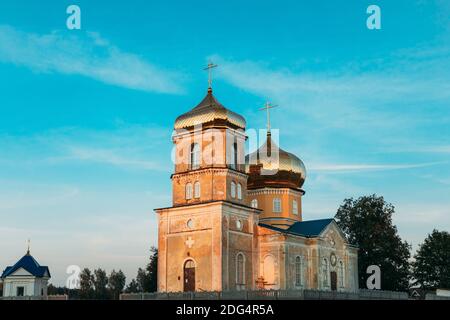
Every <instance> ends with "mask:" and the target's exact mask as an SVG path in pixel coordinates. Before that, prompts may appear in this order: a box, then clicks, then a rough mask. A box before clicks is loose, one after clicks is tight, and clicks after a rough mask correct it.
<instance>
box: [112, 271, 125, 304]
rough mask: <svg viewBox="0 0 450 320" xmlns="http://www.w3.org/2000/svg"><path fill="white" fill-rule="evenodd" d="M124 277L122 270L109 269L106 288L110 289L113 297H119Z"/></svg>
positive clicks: (123, 285)
mask: <svg viewBox="0 0 450 320" xmlns="http://www.w3.org/2000/svg"><path fill="white" fill-rule="evenodd" d="M125 281H126V277H125V274H124V273H123V272H122V270H119V271H117V272H116V271H115V270H113V271H111V274H110V275H109V279H108V288H109V290H110V291H111V295H112V298H113V299H119V296H120V294H121V293H122V292H123V289H124V287H125Z"/></svg>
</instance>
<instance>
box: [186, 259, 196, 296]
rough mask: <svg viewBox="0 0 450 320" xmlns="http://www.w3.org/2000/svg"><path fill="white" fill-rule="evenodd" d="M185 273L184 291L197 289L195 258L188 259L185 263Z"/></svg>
mask: <svg viewBox="0 0 450 320" xmlns="http://www.w3.org/2000/svg"><path fill="white" fill-rule="evenodd" d="M183 274H184V278H183V279H184V281H183V291H185V292H192V291H195V262H194V261H193V260H186V262H185V263H184V268H183Z"/></svg>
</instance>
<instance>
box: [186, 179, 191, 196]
mask: <svg viewBox="0 0 450 320" xmlns="http://www.w3.org/2000/svg"><path fill="white" fill-rule="evenodd" d="M189 199H192V183H187V184H186V200H189Z"/></svg>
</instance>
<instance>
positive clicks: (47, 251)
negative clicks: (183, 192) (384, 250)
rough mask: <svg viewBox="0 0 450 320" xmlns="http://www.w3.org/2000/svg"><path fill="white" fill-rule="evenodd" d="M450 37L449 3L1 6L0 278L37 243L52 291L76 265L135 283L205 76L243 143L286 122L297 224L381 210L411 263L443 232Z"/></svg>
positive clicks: (448, 200)
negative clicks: (378, 203) (294, 162)
mask: <svg viewBox="0 0 450 320" xmlns="http://www.w3.org/2000/svg"><path fill="white" fill-rule="evenodd" d="M72 4H76V5H78V6H79V7H80V9H81V30H69V29H68V28H67V27H66V20H67V18H68V16H69V15H68V14H67V13H66V9H67V7H68V6H69V5H72ZM372 4H376V5H378V6H379V7H380V9H381V30H369V29H368V28H367V26H366V20H367V18H368V16H369V15H368V14H367V13H366V10H367V7H368V6H369V5H372ZM449 31H450V3H449V2H448V1H446V0H435V1H431V0H420V1H419V0H415V1H413V0H397V1H388V0H371V1H365V0H322V1H298V0H297V1H286V0H278V1H262V0H258V1H256V0H255V1H252V0H248V1H238V0H227V1H202V0H196V1H181V0H174V1H171V2H167V1H144V0H129V1H126V2H125V1H100V0H71V1H65V0H46V1H24V0H14V1H12V0H9V1H1V2H0V269H1V270H3V269H4V268H5V267H6V266H8V265H12V264H14V263H15V262H16V261H17V260H18V259H19V258H20V257H21V256H22V255H23V254H24V253H25V251H26V246H27V245H26V243H27V239H31V253H32V254H33V256H34V257H35V258H36V259H37V260H38V261H39V262H40V263H41V264H42V265H48V266H49V267H50V271H51V273H52V279H51V282H52V283H54V284H56V285H64V284H65V281H66V278H67V276H68V275H67V274H66V268H67V267H68V266H69V265H78V266H80V267H89V268H91V269H93V268H97V267H101V268H104V269H106V271H107V272H108V273H109V272H110V271H111V270H112V269H116V270H117V269H122V270H123V271H124V272H125V274H126V275H127V280H128V281H130V280H131V279H132V278H133V277H135V276H136V272H137V269H138V268H139V267H143V266H145V264H146V262H147V259H148V256H149V247H150V246H151V245H156V239H157V228H156V215H155V213H154V212H153V209H154V208H158V207H165V206H170V204H171V181H170V174H171V172H172V170H173V164H172V163H171V149H172V145H171V134H172V129H173V124H174V120H175V118H176V117H177V116H178V115H180V114H182V113H184V112H186V111H188V110H190V109H191V108H192V107H194V106H195V105H196V104H197V103H198V102H200V101H201V99H202V98H203V97H204V95H205V93H206V89H207V85H208V82H207V74H206V73H205V72H204V71H203V67H204V66H205V65H206V64H207V63H208V61H213V62H214V63H216V64H218V65H219V67H218V68H216V69H215V70H214V73H213V80H214V82H213V87H214V94H215V96H216V97H217V99H218V100H219V101H220V102H221V103H222V104H224V105H225V106H227V107H228V108H229V109H231V110H233V111H235V112H238V113H239V114H241V115H243V116H244V117H245V118H246V120H247V126H248V128H254V129H257V130H259V129H264V128H265V121H266V118H265V114H264V112H262V111H259V109H260V108H261V107H262V106H263V104H264V103H265V102H266V101H271V102H273V103H274V104H277V105H278V106H279V107H278V108H276V109H273V110H272V113H271V123H272V127H273V128H275V129H279V135H280V144H281V146H282V147H283V149H285V150H288V151H290V152H293V153H295V154H296V155H297V156H299V157H300V158H301V159H302V160H303V162H304V163H305V165H306V169H307V172H308V177H307V179H306V182H305V184H304V186H303V188H304V190H305V191H306V194H305V196H304V198H303V217H304V219H305V220H311V219H320V218H328V217H333V216H334V215H335V213H336V210H337V208H338V207H339V205H340V204H341V203H342V202H343V200H344V199H345V198H349V197H354V198H357V197H360V196H363V195H370V194H373V193H375V194H377V195H381V196H383V197H384V198H385V200H386V201H388V202H390V203H392V204H393V205H394V206H395V209H396V212H395V214H394V216H393V221H394V223H395V224H396V226H397V227H398V231H399V234H400V236H401V237H402V239H404V240H406V241H408V242H409V243H410V244H412V246H413V250H415V249H416V248H417V246H418V245H419V244H420V243H421V242H422V241H423V239H424V238H425V237H426V236H427V234H428V233H430V232H431V231H432V230H433V229H434V228H436V229H438V230H446V231H449V230H450V167H449V164H450V72H449V70H450V32H449Z"/></svg>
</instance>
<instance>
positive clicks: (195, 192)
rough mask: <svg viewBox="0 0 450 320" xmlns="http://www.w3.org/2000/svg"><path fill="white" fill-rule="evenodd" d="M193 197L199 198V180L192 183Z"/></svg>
mask: <svg viewBox="0 0 450 320" xmlns="http://www.w3.org/2000/svg"><path fill="white" fill-rule="evenodd" d="M194 198H200V182H198V181H196V182H195V183H194Z"/></svg>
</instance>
